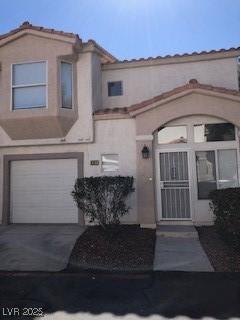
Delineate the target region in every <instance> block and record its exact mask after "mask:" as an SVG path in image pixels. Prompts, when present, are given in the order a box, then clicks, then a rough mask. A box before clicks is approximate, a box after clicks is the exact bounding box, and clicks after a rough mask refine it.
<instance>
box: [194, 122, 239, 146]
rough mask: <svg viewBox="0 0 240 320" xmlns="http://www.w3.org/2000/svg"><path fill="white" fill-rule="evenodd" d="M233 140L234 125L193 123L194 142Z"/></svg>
mask: <svg viewBox="0 0 240 320" xmlns="http://www.w3.org/2000/svg"><path fill="white" fill-rule="evenodd" d="M232 140H235V127H234V125H233V124H231V123H215V124H212V123H211V124H200V125H194V141H195V142H211V141H232Z"/></svg>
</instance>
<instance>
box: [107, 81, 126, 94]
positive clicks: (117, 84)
mask: <svg viewBox="0 0 240 320" xmlns="http://www.w3.org/2000/svg"><path fill="white" fill-rule="evenodd" d="M122 95H123V88H122V81H111V82H108V96H109V97H114V96H122Z"/></svg>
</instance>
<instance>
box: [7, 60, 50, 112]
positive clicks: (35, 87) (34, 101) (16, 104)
mask: <svg viewBox="0 0 240 320" xmlns="http://www.w3.org/2000/svg"><path fill="white" fill-rule="evenodd" d="M46 74H47V68H46V62H31V63H21V64H13V66H12V109H28V108H41V107H42V108H43V107H46V106H47V94H46V91H47V76H46Z"/></svg>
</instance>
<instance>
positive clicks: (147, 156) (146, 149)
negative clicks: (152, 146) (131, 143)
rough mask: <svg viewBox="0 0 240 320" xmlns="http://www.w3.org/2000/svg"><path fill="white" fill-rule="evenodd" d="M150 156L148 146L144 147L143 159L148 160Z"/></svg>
mask: <svg viewBox="0 0 240 320" xmlns="http://www.w3.org/2000/svg"><path fill="white" fill-rule="evenodd" d="M149 155H150V151H149V148H148V147H147V146H146V145H144V147H143V148H142V157H143V159H148V158H149Z"/></svg>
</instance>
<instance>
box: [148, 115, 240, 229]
mask: <svg viewBox="0 0 240 320" xmlns="http://www.w3.org/2000/svg"><path fill="white" fill-rule="evenodd" d="M153 150H154V152H155V159H154V160H155V163H154V174H155V188H156V192H155V194H156V202H157V210H156V211H157V212H156V213H157V216H156V220H157V222H158V223H165V222H166V223H169V222H175V223H192V222H193V223H194V224H204V225H206V224H210V223H212V221H213V216H212V212H211V211H210V207H209V193H210V192H211V190H215V189H220V188H227V187H238V186H239V174H238V172H239V169H238V168H239V138H238V129H237V128H236V126H234V125H233V124H232V123H229V122H226V120H223V119H220V118H216V117H209V116H196V115H195V116H188V117H182V118H179V119H177V120H173V121H170V122H169V123H167V124H165V125H164V126H161V127H160V128H159V129H158V130H157V131H156V132H155V133H154V140H153Z"/></svg>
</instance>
